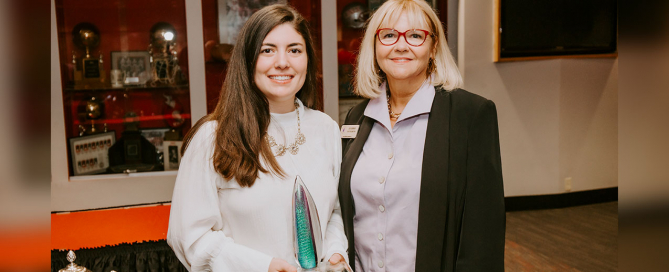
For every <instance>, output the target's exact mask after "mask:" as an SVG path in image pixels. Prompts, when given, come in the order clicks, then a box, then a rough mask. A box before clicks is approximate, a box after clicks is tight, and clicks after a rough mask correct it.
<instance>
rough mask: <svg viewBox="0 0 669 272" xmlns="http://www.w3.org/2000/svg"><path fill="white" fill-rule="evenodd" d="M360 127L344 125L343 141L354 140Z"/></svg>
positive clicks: (342, 131) (342, 129)
mask: <svg viewBox="0 0 669 272" xmlns="http://www.w3.org/2000/svg"><path fill="white" fill-rule="evenodd" d="M359 127H360V126H359V125H343V126H341V137H342V138H343V139H353V138H355V136H356V135H358V128H359Z"/></svg>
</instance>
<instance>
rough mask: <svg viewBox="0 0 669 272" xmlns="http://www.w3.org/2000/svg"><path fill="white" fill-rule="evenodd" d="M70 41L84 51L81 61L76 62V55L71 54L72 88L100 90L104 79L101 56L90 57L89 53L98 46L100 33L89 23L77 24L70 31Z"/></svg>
mask: <svg viewBox="0 0 669 272" xmlns="http://www.w3.org/2000/svg"><path fill="white" fill-rule="evenodd" d="M72 41H73V42H74V45H76V46H77V47H79V48H80V49H82V50H84V51H85V55H84V57H83V58H81V61H79V62H77V56H76V53H75V52H73V55H72V62H73V64H75V65H74V87H75V88H76V89H94V88H102V87H104V85H105V81H106V77H105V71H104V65H103V59H102V54H100V55H99V56H95V55H91V51H92V50H93V49H95V48H97V47H98V45H100V32H99V31H98V29H97V27H95V25H93V24H91V23H85V22H84V23H79V24H77V25H76V26H74V29H73V30H72Z"/></svg>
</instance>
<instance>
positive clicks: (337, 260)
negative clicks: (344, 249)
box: [330, 253, 344, 264]
mask: <svg viewBox="0 0 669 272" xmlns="http://www.w3.org/2000/svg"><path fill="white" fill-rule="evenodd" d="M343 261H344V257H343V256H341V254H339V253H335V254H334V255H332V257H330V264H338V263H341V262H343Z"/></svg>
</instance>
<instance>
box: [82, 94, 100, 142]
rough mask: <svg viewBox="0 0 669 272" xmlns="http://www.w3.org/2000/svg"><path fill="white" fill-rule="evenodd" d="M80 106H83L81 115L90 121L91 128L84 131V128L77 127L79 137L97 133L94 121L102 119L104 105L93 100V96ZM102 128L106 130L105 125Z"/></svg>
mask: <svg viewBox="0 0 669 272" xmlns="http://www.w3.org/2000/svg"><path fill="white" fill-rule="evenodd" d="M82 104H83V107H84V108H83V112H82V113H83V115H84V117H85V119H86V120H90V121H91V127H90V129H86V127H84V126H81V125H79V135H80V136H81V135H83V134H87V135H90V134H95V133H99V132H100V130H98V129H97V128H96V127H95V120H98V119H100V118H101V117H102V115H103V113H104V104H102V103H101V102H99V101H98V100H97V99H96V98H95V96H93V97H91V99H89V100H86V101H85V102H83V103H82ZM80 109H81V108H80ZM80 112H81V111H80ZM104 126H105V130H106V129H107V124H105V125H104Z"/></svg>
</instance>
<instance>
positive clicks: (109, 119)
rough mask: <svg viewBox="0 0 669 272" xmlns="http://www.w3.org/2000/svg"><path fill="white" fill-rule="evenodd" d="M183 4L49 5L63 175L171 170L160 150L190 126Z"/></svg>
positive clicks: (75, 0) (123, 0)
mask: <svg viewBox="0 0 669 272" xmlns="http://www.w3.org/2000/svg"><path fill="white" fill-rule="evenodd" d="M185 6H186V1H185V0H161V1H158V0H151V1H130V0H102V1H93V2H91V1H85V0H55V14H56V23H57V26H56V29H57V39H58V54H59V60H60V72H61V83H62V99H63V111H64V123H65V134H66V138H67V146H68V148H67V150H68V159H69V160H68V162H69V163H68V165H69V169H68V171H69V175H70V176H78V175H104V174H115V173H133V172H149V171H165V169H167V170H175V169H176V167H178V162H179V159H180V158H178V157H177V158H172V157H171V156H168V157H165V155H164V152H163V150H166V149H169V147H164V144H165V143H166V142H169V143H170V145H171V146H175V145H179V144H178V142H179V141H181V139H182V137H183V135H184V134H185V133H186V132H187V131H188V129H190V127H191V117H190V116H191V103H190V99H191V94H190V87H189V79H188V57H187V46H188V43H187V33H186V32H187V31H186V30H187V28H186V7H185ZM87 139H88V140H87ZM98 143H100V144H98ZM91 144H92V145H91ZM176 154H177V155H180V152H177V153H176ZM172 160H174V162H176V165H175V163H173V162H172ZM165 162H167V163H168V164H169V166H168V167H165Z"/></svg>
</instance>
